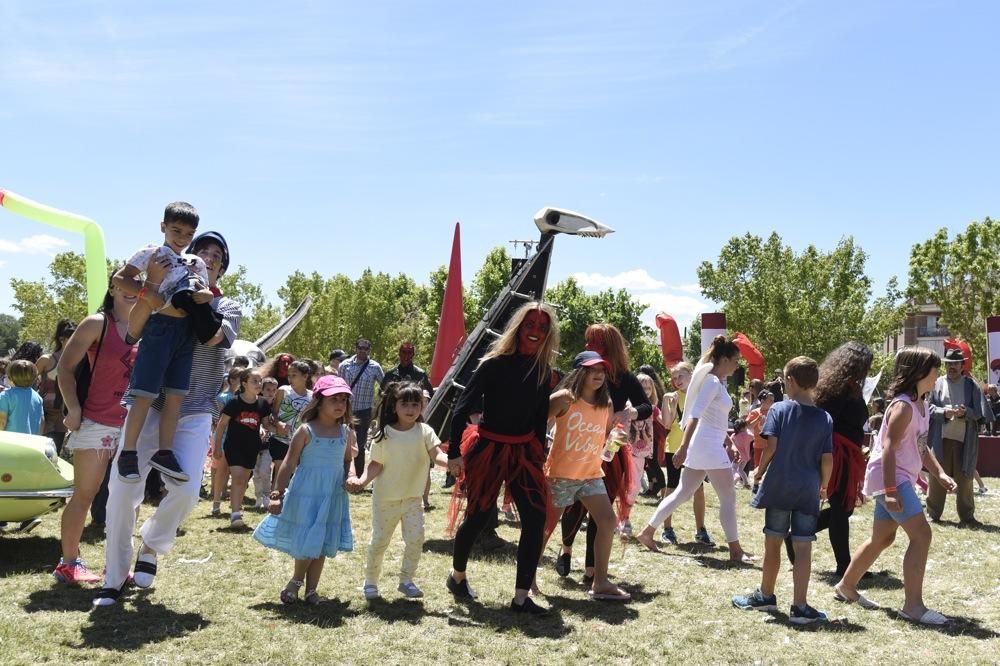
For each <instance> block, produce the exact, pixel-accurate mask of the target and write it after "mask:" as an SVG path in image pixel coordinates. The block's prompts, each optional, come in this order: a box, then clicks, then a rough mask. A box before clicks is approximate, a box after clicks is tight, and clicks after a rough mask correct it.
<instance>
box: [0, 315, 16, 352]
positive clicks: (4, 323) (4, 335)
mask: <svg viewBox="0 0 1000 666" xmlns="http://www.w3.org/2000/svg"><path fill="white" fill-rule="evenodd" d="M20 335H21V322H20V320H18V318H17V317H14V316H13V315H9V314H0V355H4V356H6V355H7V350H9V349H13V348H14V347H17V343H18V340H19V339H20Z"/></svg>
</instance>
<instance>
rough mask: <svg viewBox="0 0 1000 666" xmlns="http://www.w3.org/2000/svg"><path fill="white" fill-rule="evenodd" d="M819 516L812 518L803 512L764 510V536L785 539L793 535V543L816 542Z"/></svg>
mask: <svg viewBox="0 0 1000 666" xmlns="http://www.w3.org/2000/svg"><path fill="white" fill-rule="evenodd" d="M818 519H819V516H812V515H809V514H808V513H802V512H801V511H789V510H787V509H772V508H766V509H764V536H769V537H773V538H775V539H784V538H786V537H788V536H789V534H791V537H792V541H815V540H816V521H817V520H818Z"/></svg>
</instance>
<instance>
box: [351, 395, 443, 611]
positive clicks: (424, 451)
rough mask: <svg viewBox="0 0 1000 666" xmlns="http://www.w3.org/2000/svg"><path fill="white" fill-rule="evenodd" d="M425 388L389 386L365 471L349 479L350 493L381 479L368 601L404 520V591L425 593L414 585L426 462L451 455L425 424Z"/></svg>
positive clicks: (375, 503) (375, 499) (374, 503)
mask: <svg viewBox="0 0 1000 666" xmlns="http://www.w3.org/2000/svg"><path fill="white" fill-rule="evenodd" d="M423 400H424V392H423V389H421V388H420V387H419V386H417V385H416V384H413V383H410V382H395V383H392V384H389V385H388V386H386V387H385V389H384V390H383V392H382V398H381V401H380V402H379V406H378V434H377V435H376V436H375V440H374V441H373V442H372V448H371V457H370V459H369V460H370V462H369V463H368V467H367V469H365V472H364V474H362V475H361V477H360V478H358V479H356V480H350V479H349V480H348V481H347V489H348V490H349V491H350V492H353V493H357V492H361V490H363V489H364V487H365V486H367V485H368V484H369V483H370V482H371V481H372V480H374V479H376V478H377V479H378V481H377V482H376V483H375V489H374V490H373V492H372V539H371V542H370V543H369V544H368V559H367V562H366V564H365V584H364V588H363V589H364V594H365V599H368V600H369V601H371V600H373V599H377V598H378V597H379V596H380V595H379V591H378V581H379V578H381V577H382V560H383V558H384V557H385V549H386V548H388V547H389V541H390V540H391V539H392V535H393V533H394V532H395V531H396V525H399V524H400V523H402V532H403V544H404V548H403V561H402V564H401V566H400V573H399V587H398V588H397V589H398V590H399V591H400V592H402V593H403V594H404V595H406V596H407V597H409V598H411V599H416V598H419V597H422V596H424V593H423V592H422V591H421V590H420V588H419V587H417V586H416V585H415V584H414V583H413V576H414V575H415V574H416V573H417V564H418V563H419V562H420V552H421V550H422V549H423V546H424V504H423V494H424V485H425V483H426V481H427V461H428V458H429V459H430V461H431V462H434V463H437V464H438V465H441V466H442V467H447V466H448V457H447V456H446V455H445V454H444V453H442V452H441V450H440V449H438V445H440V444H441V440H439V439H438V437H437V435H436V434H435V433H434V429H433V428H431V427H430V426H429V425H427V424H426V423H423V417H422V416H421V411H422V410H423Z"/></svg>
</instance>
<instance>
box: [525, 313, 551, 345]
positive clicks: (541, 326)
mask: <svg viewBox="0 0 1000 666" xmlns="http://www.w3.org/2000/svg"><path fill="white" fill-rule="evenodd" d="M549 326H550V323H549V316H548V315H547V314H545V312H543V311H542V310H532V311H531V312H529V313H528V314H527V316H526V317H525V318H524V321H523V322H521V328H520V329H518V331H517V350H518V351H519V352H520V353H522V354H526V355H528V356H531V355H533V354H537V353H538V350H539V349H540V348H541V347H542V345H544V344H545V339H546V338H548V337H549Z"/></svg>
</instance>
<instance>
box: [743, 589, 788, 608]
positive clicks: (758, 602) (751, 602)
mask: <svg viewBox="0 0 1000 666" xmlns="http://www.w3.org/2000/svg"><path fill="white" fill-rule="evenodd" d="M733 607H735V608H739V609H740V610H757V611H776V610H778V598H777V597H776V596H775V595H773V594H772V595H770V596H764V594H763V593H762V592H761V591H760V588H758V589H756V590H754V591H753V593H752V594H748V595H745V596H738V597H733Z"/></svg>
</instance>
